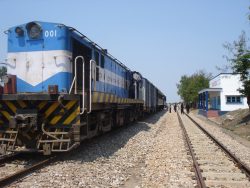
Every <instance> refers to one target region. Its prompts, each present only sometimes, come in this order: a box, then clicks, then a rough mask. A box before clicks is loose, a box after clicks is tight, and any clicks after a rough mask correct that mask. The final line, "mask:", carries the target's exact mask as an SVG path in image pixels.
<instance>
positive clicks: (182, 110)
mask: <svg viewBox="0 0 250 188" xmlns="http://www.w3.org/2000/svg"><path fill="white" fill-rule="evenodd" d="M181 114H184V105H183V103H181Z"/></svg>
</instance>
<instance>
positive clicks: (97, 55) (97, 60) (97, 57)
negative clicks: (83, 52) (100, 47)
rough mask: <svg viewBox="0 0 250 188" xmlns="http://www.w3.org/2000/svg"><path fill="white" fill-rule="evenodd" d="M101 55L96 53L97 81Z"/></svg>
mask: <svg viewBox="0 0 250 188" xmlns="http://www.w3.org/2000/svg"><path fill="white" fill-rule="evenodd" d="M99 57H100V56H99V53H98V52H97V51H95V62H96V81H99Z"/></svg>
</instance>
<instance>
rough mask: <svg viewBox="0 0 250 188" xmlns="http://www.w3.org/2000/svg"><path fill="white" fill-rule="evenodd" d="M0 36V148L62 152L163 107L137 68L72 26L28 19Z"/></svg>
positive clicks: (161, 97) (160, 96) (3, 150)
mask: <svg viewBox="0 0 250 188" xmlns="http://www.w3.org/2000/svg"><path fill="white" fill-rule="evenodd" d="M6 34H7V35H8V54H7V62H6V66H7V70H8V71H7V72H8V74H7V75H6V76H4V78H3V80H4V88H2V90H1V91H2V93H1V94H0V153H6V152H8V151H28V152H30V151H31V152H43V153H44V154H46V155H49V154H51V153H52V152H64V151H70V150H71V149H73V148H75V147H77V146H78V145H79V144H80V142H81V141H82V140H84V139H87V138H91V137H93V136H95V135H97V134H99V133H101V132H106V131H109V130H111V129H112V127H114V126H122V125H124V124H126V123H128V122H130V121H134V120H137V119H138V118H139V117H141V116H143V114H144V113H145V112H148V113H149V112H155V111H156V110H160V109H163V107H164V105H165V101H166V97H165V96H164V94H163V93H162V92H160V91H159V90H158V89H157V88H156V87H155V86H154V85H153V84H151V83H150V82H149V81H148V80H147V79H145V78H143V77H142V76H141V75H140V73H138V72H135V71H131V70H129V69H128V68H127V67H126V66H125V65H123V64H122V63H121V62H120V61H118V60H117V59H115V58H114V57H113V56H112V55H110V54H109V53H108V52H107V50H106V49H103V48H101V47H100V46H99V45H97V44H95V43H94V42H93V41H91V40H90V39H89V38H87V37H86V36H84V35H83V34H82V33H80V32H79V31H77V30H76V29H74V28H72V27H68V26H65V25H63V24H57V23H47V22H37V21H34V22H30V23H27V24H22V25H18V26H15V27H12V28H10V29H9V30H7V31H6Z"/></svg>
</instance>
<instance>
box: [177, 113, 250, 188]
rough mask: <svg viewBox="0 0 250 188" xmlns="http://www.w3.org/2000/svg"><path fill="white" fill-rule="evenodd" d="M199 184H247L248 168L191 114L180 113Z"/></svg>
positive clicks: (249, 171)
mask: <svg viewBox="0 0 250 188" xmlns="http://www.w3.org/2000/svg"><path fill="white" fill-rule="evenodd" d="M177 114H178V119H179V123H180V126H181V127H182V129H183V132H184V136H185V140H186V142H187V145H188V148H189V152H190V155H191V156H192V159H193V165H194V171H195V174H196V179H197V184H198V186H199V187H202V188H203V187H223V188H226V187H230V188H231V187H237V188H238V187H241V188H244V187H246V188H247V187H250V169H249V168H248V167H247V166H246V165H245V164H244V163H242V162H241V161H240V160H239V159H238V158H237V157H236V156H235V155H234V154H232V153H231V152H230V151H228V150H227V148H226V147H225V146H224V145H223V144H222V143H220V142H219V141H218V140H216V138H214V137H213V136H212V135H211V134H210V133H208V132H207V131H206V130H205V129H204V128H203V127H202V126H200V125H199V124H198V123H197V122H195V121H194V120H193V119H192V118H191V117H190V116H188V115H187V114H186V115H179V113H177Z"/></svg>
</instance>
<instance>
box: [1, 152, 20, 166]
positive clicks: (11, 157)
mask: <svg viewBox="0 0 250 188" xmlns="http://www.w3.org/2000/svg"><path fill="white" fill-rule="evenodd" d="M18 156H20V153H11V154H8V155H3V156H1V157H0V166H2V165H3V164H4V163H6V162H9V161H13V160H14V159H15V158H17V157H18Z"/></svg>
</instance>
